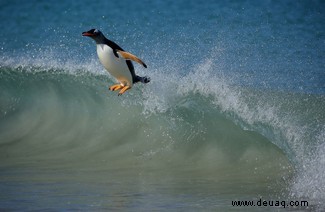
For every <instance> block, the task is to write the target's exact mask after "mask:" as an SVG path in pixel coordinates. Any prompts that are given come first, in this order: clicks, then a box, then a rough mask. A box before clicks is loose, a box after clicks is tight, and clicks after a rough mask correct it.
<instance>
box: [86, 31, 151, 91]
mask: <svg viewBox="0 0 325 212" xmlns="http://www.w3.org/2000/svg"><path fill="white" fill-rule="evenodd" d="M82 35H83V36H88V37H90V38H92V39H94V40H95V41H96V46H97V55H98V57H99V61H100V62H101V63H102V65H103V66H104V67H105V69H106V70H107V71H108V72H109V73H110V74H111V75H112V76H113V77H115V78H116V79H117V81H118V82H119V84H116V85H112V86H110V87H109V90H111V91H116V90H120V92H119V94H118V95H122V94H123V93H124V92H125V91H127V90H128V89H130V88H131V87H132V86H133V84H134V83H137V82H142V83H148V82H150V78H148V77H140V76H137V75H136V74H135V72H134V67H133V64H132V62H131V60H133V61H135V62H137V63H139V64H141V65H143V66H144V67H145V68H147V65H146V64H145V63H144V62H143V61H142V60H140V59H139V58H138V57H137V56H135V55H133V54H131V53H129V52H126V51H124V50H123V49H122V48H121V47H120V46H119V45H117V44H116V43H114V42H113V41H111V40H108V39H107V38H106V37H105V36H104V35H103V33H102V32H101V31H99V30H98V29H91V30H89V31H87V32H83V33H82Z"/></svg>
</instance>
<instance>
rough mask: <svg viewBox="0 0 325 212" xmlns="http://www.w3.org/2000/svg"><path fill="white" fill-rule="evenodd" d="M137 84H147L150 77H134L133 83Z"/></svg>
mask: <svg viewBox="0 0 325 212" xmlns="http://www.w3.org/2000/svg"><path fill="white" fill-rule="evenodd" d="M137 82H142V83H144V84H145V83H148V82H150V77H147V76H144V77H140V76H136V77H135V83H137Z"/></svg>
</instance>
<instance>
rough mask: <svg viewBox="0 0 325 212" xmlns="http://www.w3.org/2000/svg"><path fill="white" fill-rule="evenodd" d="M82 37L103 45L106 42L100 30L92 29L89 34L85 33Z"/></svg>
mask: <svg viewBox="0 0 325 212" xmlns="http://www.w3.org/2000/svg"><path fill="white" fill-rule="evenodd" d="M82 36H87V37H90V38H92V39H94V40H95V41H96V43H98V44H101V43H104V42H105V36H104V35H103V33H102V32H101V31H99V30H98V29H91V30H89V31H87V32H83V33H82Z"/></svg>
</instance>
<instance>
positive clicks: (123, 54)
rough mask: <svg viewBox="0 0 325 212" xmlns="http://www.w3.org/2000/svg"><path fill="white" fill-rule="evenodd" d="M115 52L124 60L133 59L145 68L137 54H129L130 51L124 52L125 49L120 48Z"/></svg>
mask: <svg viewBox="0 0 325 212" xmlns="http://www.w3.org/2000/svg"><path fill="white" fill-rule="evenodd" d="M117 52H118V53H119V54H120V55H121V56H122V57H123V58H124V59H126V60H133V61H135V62H137V63H139V64H141V65H143V67H145V68H147V65H146V64H145V63H144V62H143V61H142V60H141V59H140V58H138V57H137V56H135V55H133V54H131V53H130V52H126V51H122V50H117Z"/></svg>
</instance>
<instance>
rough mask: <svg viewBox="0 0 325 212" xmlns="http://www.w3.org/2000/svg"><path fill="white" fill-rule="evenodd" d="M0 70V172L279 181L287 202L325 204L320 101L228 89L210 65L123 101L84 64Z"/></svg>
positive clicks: (162, 79)
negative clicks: (53, 170) (129, 172)
mask: <svg viewBox="0 0 325 212" xmlns="http://www.w3.org/2000/svg"><path fill="white" fill-rule="evenodd" d="M3 64H4V65H3V66H2V67H1V72H0V74H1V75H0V86H1V89H0V90H1V92H0V99H1V106H0V115H1V116H0V146H1V148H0V151H1V152H0V153H1V154H0V159H1V161H2V163H1V166H2V167H10V166H12V165H16V166H19V165H20V166H21V165H28V164H29V165H34V166H40V167H42V166H46V167H50V166H53V167H67V168H72V167H93V168H94V169H96V170H101V169H109V168H116V167H119V169H121V170H123V169H130V168H141V169H155V170H165V171H169V172H186V171H191V172H195V173H200V174H202V173H205V174H209V175H211V174H212V176H214V177H215V178H220V179H222V178H226V179H229V177H234V178H240V179H265V178H268V179H270V178H271V179H273V180H276V179H278V180H279V179H282V180H283V179H287V180H286V184H287V187H288V188H287V189H289V194H290V195H292V196H295V197H297V196H298V197H300V198H303V197H307V196H308V197H312V200H313V201H315V202H318V203H317V204H320V200H321V199H322V198H323V197H324V189H323V188H324V172H323V170H324V169H323V168H324V163H323V162H324V158H323V157H324V154H323V153H324V148H325V147H324V144H323V141H324V135H325V134H324V119H325V118H324V111H323V110H322V106H323V105H324V96H322V95H314V94H302V93H293V92H279V91H274V90H261V89H254V88H251V87H243V86H238V85H232V84H231V83H230V82H231V81H230V79H227V78H226V77H225V76H223V75H220V76H218V75H217V74H216V72H215V69H216V67H215V65H214V64H213V62H212V61H211V60H206V61H204V62H202V63H201V64H199V65H198V66H197V67H195V69H193V70H192V71H190V72H189V73H188V74H186V75H184V74H178V73H179V72H177V71H175V70H161V69H157V70H152V71H151V76H152V82H151V83H150V84H147V85H140V84H138V85H136V86H134V88H133V89H132V90H130V91H129V92H127V93H126V94H125V95H123V96H121V97H118V96H117V94H116V93H113V92H110V91H108V86H109V85H110V84H113V81H112V80H111V79H110V78H109V77H108V75H106V74H105V73H101V72H97V71H93V70H92V71H91V70H89V69H88V67H91V66H92V64H78V65H76V63H70V64H69V65H67V64H66V63H65V65H63V64H58V63H56V62H55V63H52V64H47V65H46V66H44V64H37V63H36V64H33V62H32V61H28V62H25V63H22V64H18V65H17V64H15V65H14V64H12V63H11V62H10V60H7V61H5V62H3ZM60 67H61V68H60ZM163 73H164V74H163ZM166 73H168V74H166ZM234 173H236V174H234ZM289 179H290V180H289Z"/></svg>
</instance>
